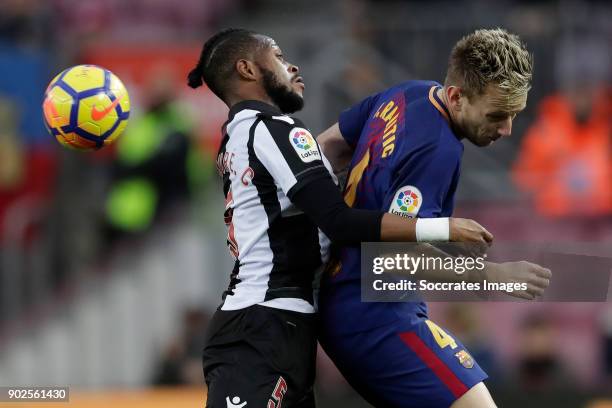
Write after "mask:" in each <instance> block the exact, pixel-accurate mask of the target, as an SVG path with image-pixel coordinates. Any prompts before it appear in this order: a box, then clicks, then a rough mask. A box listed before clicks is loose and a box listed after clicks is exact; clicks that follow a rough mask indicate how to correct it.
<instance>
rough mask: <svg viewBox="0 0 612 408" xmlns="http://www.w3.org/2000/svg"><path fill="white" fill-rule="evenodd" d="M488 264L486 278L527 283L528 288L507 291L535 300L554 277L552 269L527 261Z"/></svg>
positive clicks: (512, 294)
mask: <svg viewBox="0 0 612 408" xmlns="http://www.w3.org/2000/svg"><path fill="white" fill-rule="evenodd" d="M486 265H487V268H486V279H487V281H489V282H497V283H526V284H527V290H515V291H512V292H505V293H506V294H508V295H510V296H514V297H518V298H521V299H527V300H533V299H535V298H536V297H538V296H542V294H543V293H544V289H546V288H547V287H548V285H549V284H550V278H551V277H552V272H551V271H550V269H548V268H544V267H542V266H540V265H537V264H534V263H531V262H527V261H518V262H504V263H500V264H497V263H487V264H486Z"/></svg>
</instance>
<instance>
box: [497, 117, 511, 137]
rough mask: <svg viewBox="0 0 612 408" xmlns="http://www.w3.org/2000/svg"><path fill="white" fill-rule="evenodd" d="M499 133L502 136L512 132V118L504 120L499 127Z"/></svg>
mask: <svg viewBox="0 0 612 408" xmlns="http://www.w3.org/2000/svg"><path fill="white" fill-rule="evenodd" d="M497 133H498V134H499V136H500V137H508V136H510V135H511V134H512V119H511V118H507V119H506V120H504V121H503V122H502V124H501V126H500V127H499V128H497Z"/></svg>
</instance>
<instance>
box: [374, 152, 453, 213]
mask: <svg viewBox="0 0 612 408" xmlns="http://www.w3.org/2000/svg"><path fill="white" fill-rule="evenodd" d="M460 163H461V153H460V152H458V151H457V150H456V149H453V148H449V147H448V146H445V145H444V144H443V143H438V144H432V145H431V146H428V148H426V149H423V150H418V151H416V152H413V153H411V154H409V155H407V157H405V158H403V160H401V161H400V162H399V164H398V166H397V168H396V171H395V174H396V177H394V181H393V183H392V184H391V186H390V188H389V190H388V191H387V192H386V195H385V200H384V205H385V206H386V209H388V212H391V213H394V214H398V215H403V216H408V217H419V218H434V217H440V216H449V215H450V214H445V212H447V211H446V210H447V208H448V205H447V203H448V202H449V200H450V201H452V200H453V195H454V193H455V190H456V184H457V181H458V177H459V170H460Z"/></svg>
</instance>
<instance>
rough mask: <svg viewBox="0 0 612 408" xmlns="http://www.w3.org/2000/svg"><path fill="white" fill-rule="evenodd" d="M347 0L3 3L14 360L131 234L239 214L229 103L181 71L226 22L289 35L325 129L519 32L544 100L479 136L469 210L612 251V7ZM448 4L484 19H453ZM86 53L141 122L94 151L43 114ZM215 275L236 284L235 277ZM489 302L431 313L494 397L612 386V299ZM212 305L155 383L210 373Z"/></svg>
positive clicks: (2, 285) (328, 388)
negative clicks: (483, 373) (455, 50)
mask: <svg viewBox="0 0 612 408" xmlns="http://www.w3.org/2000/svg"><path fill="white" fill-rule="evenodd" d="M332 3H333V4H331V3H330V4H328V2H324V1H319V0H317V1H314V2H309V1H297V2H291V4H288V2H282V1H281V0H267V1H265V0H257V1H255V0H232V1H228V0H206V1H203V0H186V1H182V2H180V4H179V3H173V2H168V1H165V0H138V1H119V0H111V1H105V2H99V1H82V0H52V1H43V0H3V1H2V2H0V354H1V353H2V345H3V343H4V342H5V341H6V340H7V339H8V338H9V337H10V336H18V335H20V333H21V335H23V333H24V332H23V331H20V326H22V325H23V322H24V321H26V320H27V321H28V322H30V323H29V324H30V325H33V326H35V325H36V324H38V323H40V322H41V321H43V320H44V316H45V313H43V311H44V310H45V309H46V308H47V306H48V305H49V304H50V303H53V302H56V301H57V299H58V298H59V299H63V301H68V302H69V299H70V296H73V295H74V293H73V291H74V287H75V282H78V281H83V280H87V279H90V277H91V275H90V274H97V275H100V274H102V275H104V274H106V275H108V276H109V277H110V276H112V270H108V268H109V266H108V265H110V263H111V262H109V259H110V258H112V257H113V254H114V253H115V252H116V249H117V248H121V247H122V246H124V245H125V244H126V242H129V243H133V242H137V241H139V240H145V239H146V237H147V236H148V234H149V233H150V231H152V230H154V229H158V230H159V229H161V230H163V228H164V225H171V224H172V223H174V222H176V220H177V219H182V220H185V219H193V220H194V222H193V223H192V227H193V228H196V229H200V230H202V231H204V233H209V234H210V235H211V236H214V237H215V239H218V240H223V235H222V234H223V233H224V232H223V225H222V218H221V214H212V215H210V216H208V215H204V216H203V215H202V214H207V212H209V211H211V209H210V207H208V206H207V204H206V202H207V200H208V197H209V196H212V199H213V200H215V199H216V200H218V201H221V192H220V190H219V188H218V185H217V180H216V178H215V177H214V176H213V166H212V163H213V160H214V159H213V158H214V155H215V152H216V148H217V143H218V141H219V136H220V134H219V128H220V125H221V124H222V123H223V121H224V117H225V115H226V108H225V107H224V106H223V105H222V104H220V102H219V101H217V100H216V99H215V97H214V96H213V95H212V94H211V93H210V92H208V91H198V92H199V93H197V94H196V93H194V92H193V91H190V90H188V89H187V88H186V86H184V83H183V82H184V77H185V73H186V72H187V70H188V69H189V68H190V64H192V63H194V62H195V61H196V59H197V56H198V54H199V47H201V45H202V43H203V41H204V40H205V39H206V38H207V37H208V36H209V35H210V34H211V33H213V32H214V31H216V30H217V29H219V28H222V27H227V26H228V25H241V26H246V27H247V28H252V29H255V30H258V31H262V32H265V33H269V34H271V35H273V36H274V37H275V38H276V40H277V41H279V43H280V45H281V47H283V48H284V49H285V53H286V54H288V56H289V58H290V60H292V61H296V62H297V63H298V65H301V69H302V71H303V72H304V77H305V78H306V81H307V82H308V83H309V88H308V90H307V94H306V109H305V111H304V112H303V114H304V118H305V122H306V123H307V124H310V126H311V127H312V129H313V130H314V131H315V132H317V131H320V130H322V129H323V128H325V127H327V126H328V125H329V124H331V123H333V122H334V121H335V120H336V117H337V113H338V112H340V111H341V110H342V109H344V108H346V107H347V106H349V105H350V104H351V103H353V102H356V101H358V100H359V99H360V98H362V97H364V96H366V95H368V94H370V93H372V92H375V91H377V90H380V89H383V88H384V87H385V86H389V85H392V84H393V83H396V82H399V81H403V80H407V79H413V78H422V79H436V80H438V81H443V75H444V72H445V68H446V66H445V65H446V58H447V55H448V52H449V50H450V48H451V46H452V44H453V43H454V42H455V41H456V40H457V39H458V38H459V37H460V36H461V35H462V34H464V33H467V32H469V31H471V30H473V29H475V28H477V27H481V26H487V27H491V26H504V27H506V28H508V29H509V30H511V31H514V32H516V33H518V34H519V35H521V37H522V38H523V39H524V40H525V41H526V42H527V44H528V48H529V49H531V50H532V51H533V53H534V57H535V77H534V86H533V89H532V91H531V93H530V96H529V104H528V108H527V110H526V111H525V112H524V113H522V114H521V115H520V117H519V118H518V119H517V121H516V124H515V129H513V137H512V138H511V140H509V141H504V142H503V143H504V144H505V145H503V146H497V145H496V146H495V147H493V148H491V149H490V150H488V151H487V152H486V153H483V152H482V151H477V150H476V149H472V148H470V147H469V146H466V153H465V160H464V162H465V164H464V169H463V177H464V181H463V183H462V185H461V186H460V187H459V195H458V197H459V202H458V203H457V204H458V205H457V207H458V210H457V213H458V214H460V215H462V216H469V217H472V218H475V219H476V220H478V221H479V222H481V223H482V224H483V225H485V226H486V227H487V228H488V229H489V230H491V231H493V232H494V233H495V235H496V239H500V240H505V241H529V242H550V243H555V242H565V243H568V242H569V243H571V242H574V241H575V242H591V244H592V245H590V246H589V247H588V248H587V249H584V247H582V248H583V249H582V250H583V253H584V254H586V255H597V256H607V257H611V256H612V182H611V181H610V180H612V121H611V118H612V115H611V113H612V112H611V109H612V93H611V88H610V84H611V79H612V78H611V75H612V61H611V58H612V57H611V53H610V44H611V40H612V23H611V21H612V7H610V6H609V5H608V4H607V3H606V2H598V1H574V2H554V1H538V2H524V1H505V2H502V3H496V4H495V5H493V4H489V3H487V2H482V1H477V0H474V1H465V2H454V3H450V2H444V1H439V2H438V1H436V2H428V4H427V5H425V4H422V3H421V2H416V1H384V2H380V1H365V0H359V1H357V0H354V1H350V0H343V1H337V2H335V3H334V2H332ZM466 11H467V13H466ZM443 15H462V16H466V17H465V18H462V19H455V20H454V21H452V22H451V21H449V22H448V23H447V22H445V21H443V19H442V16H443ZM468 16H469V17H468ZM551 16H555V18H552V17H551ZM296 25H298V29H295V26H296ZM301 27H303V29H302V28H301ZM313 44H315V45H313ZM302 61H304V62H303V63H301V62H302ZM80 63H95V64H99V65H103V66H105V67H106V68H109V69H111V70H112V71H113V72H115V73H116V74H117V75H118V76H119V77H120V78H122V80H123V81H124V83H126V85H127V87H128V89H129V91H130V96H131V98H132V105H133V107H134V109H133V112H132V116H131V118H130V123H129V125H128V128H127V131H126V133H125V134H124V135H123V136H122V137H121V138H120V139H119V141H118V142H117V143H116V144H115V145H114V146H112V147H110V148H107V149H105V150H102V151H99V152H96V153H87V154H82V153H78V152H72V151H67V150H64V149H62V148H61V147H59V145H58V144H57V143H55V142H54V141H53V140H52V138H51V137H50V136H49V135H48V134H47V133H46V131H45V129H44V127H43V125H42V121H41V116H42V115H41V112H40V103H41V100H42V93H43V91H44V88H45V86H46V84H47V82H48V81H49V80H50V79H51V78H52V77H53V76H54V75H55V74H56V73H57V72H59V71H61V70H62V69H64V68H65V67H68V66H71V65H75V64H80ZM311 84H312V87H311ZM194 214H198V215H196V216H194ZM210 220H215V221H214V222H211V221H210ZM220 234H221V235H220ZM215 256H221V254H215ZM214 273H216V274H219V275H222V276H221V278H220V280H221V281H222V280H223V279H226V278H227V279H229V269H228V270H227V271H223V270H219V271H214ZM226 275H227V277H226ZM219 295H220V292H219ZM66 299H68V300H66ZM215 301H216V299H213V300H212V301H211V300H210V299H203V301H202V304H211V303H212V304H214V303H215ZM480 306H481V305H476V304H437V305H434V306H433V307H432V310H433V311H432V314H433V319H434V320H439V321H440V323H443V324H444V325H446V327H448V328H449V330H450V331H451V332H453V333H455V335H457V336H458V337H459V338H461V339H462V341H463V342H464V343H465V344H466V346H467V347H468V348H469V349H470V350H471V351H472V353H473V355H474V356H475V357H476V359H477V360H478V361H479V362H480V364H481V365H482V366H483V367H484V368H485V369H486V370H487V371H488V372H489V373H490V376H491V385H492V388H493V390H494V392H495V391H497V392H498V393H499V395H505V396H507V398H510V399H512V398H516V396H517V395H519V394H520V393H516V392H515V391H516V390H522V391H526V392H528V394H527V395H529V396H531V397H533V398H536V397H534V396H537V395H553V394H554V395H563V396H564V398H566V399H565V401H566V402H567V401H569V400H571V398H577V399H578V400H580V398H581V396H584V395H589V394H590V393H591V394H592V393H594V392H599V393H601V392H603V393H606V392H611V391H612V306H609V305H608V304H587V305H584V304H583V305H579V304H569V303H567V304H558V305H557V304H548V305H537V306H538V307H526V305H516V304H495V305H493V306H492V307H487V308H486V310H483V308H481V307H480ZM210 313H211V308H210V307H194V306H193V305H190V307H189V308H187V309H186V310H185V311H184V314H183V315H182V317H181V318H180V321H181V322H182V324H180V325H178V326H179V327H181V326H182V329H180V330H179V331H178V332H177V333H176V336H175V337H174V338H172V340H171V341H170V342H169V343H168V344H164V345H160V353H159V356H160V359H159V361H157V362H155V366H156V370H155V372H154V373H152V375H151V377H150V378H149V380H150V381H151V383H152V384H157V385H160V384H165V385H170V384H173V385H176V384H201V383H202V373H201V364H200V360H199V359H200V349H201V347H202V341H203V338H202V336H203V333H204V331H205V327H206V323H207V320H208V316H209V315H210ZM26 316H27V317H28V319H25V317H26ZM499 316H505V317H507V319H506V320H504V319H500V318H499ZM319 363H320V364H319V366H320V370H319V389H320V391H321V394H322V398H323V400H324V401H325V400H326V399H328V400H329V401H345V402H346V401H353V400H351V398H355V396H354V394H353V393H352V392H351V391H350V389H349V388H348V386H347V385H346V383H344V382H343V380H342V379H341V377H340V376H339V374H337V372H336V371H335V370H334V369H333V365H332V364H331V363H330V362H329V360H327V359H326V358H325V357H324V356H321V358H320V362H319ZM572 392H573V394H575V395H574V397H572V396H571V395H570V394H572ZM533 398H532V399H531V402H533V401H536V400H537V398H536V399H535V400H534V399H533ZM568 398H569V400H568ZM357 400H358V399H356V400H355V401H357ZM513 401H516V399H515V400H513ZM330 404H331V402H330ZM358 404H359V403H358V402H355V403H351V406H359V405H358ZM337 406H341V405H337ZM364 406H365V405H364ZM525 406H529V401H527V402H525ZM558 406H569V405H558Z"/></svg>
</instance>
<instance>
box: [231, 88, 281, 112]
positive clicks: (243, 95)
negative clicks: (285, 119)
mask: <svg viewBox="0 0 612 408" xmlns="http://www.w3.org/2000/svg"><path fill="white" fill-rule="evenodd" d="M242 101H260V102H265V103H267V104H269V105H272V106H276V107H277V108H278V106H277V105H276V104H275V103H274V101H273V100H272V99H271V98H270V97H269V96H268V93H267V92H265V91H263V90H259V89H257V90H250V91H249V92H236V93H234V94H232V95H229V96H228V97H227V102H226V103H227V106H228V107H229V108H230V109H231V108H232V106H234V105H235V104H237V103H238V102H242Z"/></svg>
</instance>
